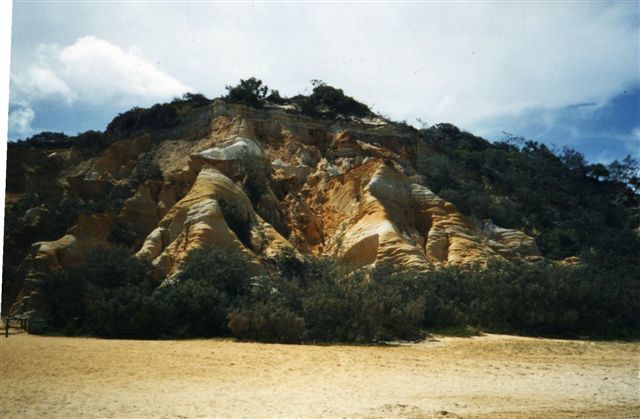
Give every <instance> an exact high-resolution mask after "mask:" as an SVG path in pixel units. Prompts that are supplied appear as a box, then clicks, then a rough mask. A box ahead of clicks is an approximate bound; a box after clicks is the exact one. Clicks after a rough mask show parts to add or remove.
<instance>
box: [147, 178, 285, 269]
mask: <svg viewBox="0 0 640 419" xmlns="http://www.w3.org/2000/svg"><path fill="white" fill-rule="evenodd" d="M205 246H215V247H218V248H221V249H224V250H226V251H229V252H233V253H240V254H241V255H243V256H244V257H245V258H246V259H247V261H248V262H249V272H251V273H252V274H254V275H259V274H263V273H264V268H263V267H262V265H261V263H260V260H261V259H264V258H268V257H273V256H274V255H275V254H277V253H278V252H279V251H280V250H281V249H282V248H283V247H291V245H290V244H289V243H288V242H287V241H286V240H285V239H284V238H283V237H282V236H280V234H278V233H277V232H276V231H275V229H274V228H273V227H271V226H270V225H269V224H267V223H265V222H264V221H263V220H262V219H261V218H260V217H259V216H258V215H257V214H256V213H255V211H254V209H253V207H252V205H251V202H250V201H249V199H248V198H247V196H246V195H245V194H244V192H243V191H242V189H241V188H240V187H239V186H238V185H237V184H235V183H234V182H233V181H231V179H229V178H228V177H226V176H225V175H223V174H222V173H221V172H220V171H218V170H217V169H215V168H213V167H206V168H204V169H202V170H201V171H200V174H199V175H198V178H197V179H196V181H195V183H194V185H193V187H192V188H191V190H190V191H189V193H188V194H187V195H186V196H185V197H184V198H182V199H181V200H180V201H179V202H177V203H176V204H175V205H174V206H173V207H172V208H171V209H170V210H169V212H168V213H167V214H166V215H165V216H164V218H163V219H162V220H161V221H160V223H159V225H158V227H157V228H156V229H155V230H153V231H152V232H151V234H149V236H148V237H147V239H146V240H145V242H144V244H143V245H142V248H141V249H140V251H138V253H137V256H138V257H140V258H142V259H146V260H149V261H151V262H152V263H153V265H154V267H155V268H156V270H157V273H158V275H159V276H160V277H165V278H166V277H170V276H171V275H173V274H174V273H175V272H176V270H177V269H179V266H180V264H181V263H182V262H183V261H184V260H185V258H186V257H187V256H188V254H189V253H190V252H191V251H192V250H194V249H198V248H202V247H205Z"/></svg>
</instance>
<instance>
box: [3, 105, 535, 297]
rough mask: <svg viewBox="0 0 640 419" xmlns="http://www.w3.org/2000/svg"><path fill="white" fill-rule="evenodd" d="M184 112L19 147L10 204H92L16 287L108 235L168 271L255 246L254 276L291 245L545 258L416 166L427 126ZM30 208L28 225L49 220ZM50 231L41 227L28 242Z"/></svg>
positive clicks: (363, 262) (378, 257)
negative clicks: (84, 142) (460, 207)
mask: <svg viewBox="0 0 640 419" xmlns="http://www.w3.org/2000/svg"><path fill="white" fill-rule="evenodd" d="M178 118H179V119H178V122H177V123H176V124H175V125H174V126H172V127H171V128H161V129H153V128H149V129H139V130H136V131H134V132H128V131H127V132H123V131H122V130H112V131H111V132H107V137H108V140H109V141H108V143H107V144H106V146H105V147H103V148H101V149H77V148H75V147H61V148H59V149H53V150H52V149H50V148H32V147H22V148H19V149H18V148H16V149H15V150H10V153H9V164H8V167H9V175H8V186H7V206H8V207H10V206H11V205H14V204H15V203H16V202H18V201H20V199H21V198H22V197H24V196H26V195H28V194H30V193H34V191H35V192H38V191H43V190H50V191H51V193H55V196H57V197H59V198H56V199H70V198H73V199H75V200H77V202H80V203H81V204H82V205H83V206H82V208H83V212H85V215H80V216H79V218H76V219H74V220H73V221H72V222H70V225H71V226H70V228H68V230H67V231H66V233H65V232H61V233H60V232H59V233H51V235H55V234H59V235H58V236H54V237H50V240H45V241H43V240H40V239H39V240H34V241H37V243H34V244H33V246H31V248H30V251H29V254H28V255H27V256H26V258H25V259H24V260H23V261H22V262H21V263H20V264H19V269H17V270H15V272H12V273H10V277H8V278H7V277H6V276H5V282H6V281H7V280H8V281H9V282H10V283H11V284H12V287H13V289H14V291H12V292H9V296H7V297H6V298H11V299H14V298H15V296H16V294H19V295H20V296H26V295H28V294H29V292H30V289H31V288H30V287H29V286H28V283H29V280H30V279H33V278H37V277H38V275H39V273H40V272H42V271H43V270H44V269H47V268H54V269H56V268H64V267H65V266H69V265H72V264H74V263H77V261H78V260H79V259H81V258H82V254H83V252H85V251H86V250H87V249H89V248H91V247H94V246H97V245H102V246H116V245H125V246H128V247H129V248H130V249H131V251H132V252H134V253H135V254H136V255H137V257H139V258H143V259H146V260H149V261H151V262H152V263H153V265H154V267H155V269H156V273H157V278H158V280H159V281H162V280H165V279H167V278H170V277H171V276H172V275H173V274H174V273H175V272H176V271H177V270H179V269H180V264H181V263H182V262H183V261H184V260H185V258H186V257H187V256H188V255H189V253H190V252H191V251H192V250H194V249H197V248H200V247H202V246H206V245H214V246H217V247H221V248H224V249H226V250H228V251H230V252H236V253H239V254H241V255H242V256H243V257H244V258H246V260H247V261H248V262H249V266H250V271H251V274H252V275H260V274H262V273H263V272H264V263H265V261H267V260H268V259H270V258H273V257H276V256H277V255H278V254H279V253H280V252H282V250H283V249H289V250H293V251H294V254H295V252H299V253H298V254H313V255H322V256H330V257H333V258H336V259H337V260H339V261H340V263H341V264H343V265H344V266H345V267H348V268H352V269H354V268H358V267H363V266H370V265H376V264H381V263H391V264H393V265H394V266H396V267H397V268H400V269H418V270H426V269H436V268H438V267H444V266H450V265H457V266H465V265H470V264H486V263H487V261H488V260H490V259H491V258H496V259H501V260H508V261H513V262H526V261H535V260H538V259H540V258H541V255H540V252H539V251H538V249H537V247H536V244H535V241H534V240H533V239H532V238H531V237H529V236H527V235H526V234H524V233H522V232H520V231H515V230H507V229H503V228H500V227H498V226H495V225H493V224H492V223H491V222H488V221H487V222H481V221H477V220H471V219H467V218H465V217H464V216H463V215H462V214H461V213H460V212H459V211H457V210H456V208H455V207H454V206H453V205H452V204H451V203H449V202H446V201H444V200H442V199H441V198H439V197H438V196H437V195H435V194H434V193H433V192H432V191H431V190H430V189H429V188H428V186H427V185H426V184H425V182H424V181H423V179H422V178H421V176H419V175H417V173H416V171H415V170H414V165H415V160H416V155H417V153H418V144H419V143H420V138H419V136H418V134H417V132H416V131H415V130H413V129H412V128H410V127H407V126H405V125H402V124H396V123H392V122H390V121H387V120H385V119H382V118H377V117H365V118H354V117H352V118H338V119H332V120H325V119H313V118H310V117H307V116H302V115H297V114H293V113H290V112H287V111H286V110H284V109H282V108H281V107H278V106H269V107H267V108H264V109H254V108H249V107H245V106H242V105H236V104H228V103H225V102H224V101H222V100H215V101H213V102H212V103H210V104H208V105H206V106H199V107H197V108H194V109H188V108H185V109H181V110H180V113H179V114H178ZM421 152H425V153H428V152H429V150H428V149H424V148H423V149H421ZM127 191H129V192H127ZM74 202H75V201H74ZM29 211H30V212H31V214H30V215H29V214H27V213H25V215H24V216H23V217H22V218H20V223H22V224H21V225H28V224H29V223H32V224H33V223H36V224H37V223H43V222H45V223H46V220H40V219H38V217H37V215H38V210H37V208H35V209H30V210H29ZM43 211H44V210H43ZM29 217H31V218H29ZM41 218H42V217H41ZM38 234H39V233H38V228H37V225H36V227H34V232H33V234H31V235H30V236H29V235H27V236H26V237H25V238H24V242H25V243H26V242H29V240H31V238H38V237H39V236H38ZM23 245H24V243H23ZM16 255H18V253H16ZM15 257H18V256H15ZM13 263H15V264H16V265H17V264H18V263H17V262H16V261H14V262H13ZM25 279H26V281H25ZM6 302H7V301H6V300H5V303H6Z"/></svg>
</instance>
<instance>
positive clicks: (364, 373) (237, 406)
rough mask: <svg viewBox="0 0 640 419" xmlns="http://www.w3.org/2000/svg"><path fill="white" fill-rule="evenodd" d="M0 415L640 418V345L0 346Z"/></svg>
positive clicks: (480, 341)
mask: <svg viewBox="0 0 640 419" xmlns="http://www.w3.org/2000/svg"><path fill="white" fill-rule="evenodd" d="M0 351H1V353H0V355H1V370H0V373H1V376H0V385H1V386H2V390H1V392H0V404H1V408H0V416H1V417H3V418H23V417H65V418H71V417H73V418H80V417H126V418H144V417H154V418H155V417H166V418H185V417H187V418H191V417H233V418H237V417H252V418H253V417H442V416H446V417H457V416H461V417H469V416H471V417H477V416H487V417H509V418H510V417H558V416H566V417H607V418H609V417H640V378H639V367H640V365H639V364H640V344H639V343H621V342H590V341H570V340H554V339H534V338H522V337H513V336H502V335H487V336H482V337H475V338H449V337H445V338H443V337H436V341H424V342H420V343H416V344H400V345H394V346H346V345H345V346H343V345H331V346H313V345H278V344H260V343H241V342H235V341H233V340H224V339H210V340H185V341H126V340H102V339H93V338H63V337H40V336H30V335H26V334H18V335H12V336H10V337H9V338H4V336H2V337H1V339H0Z"/></svg>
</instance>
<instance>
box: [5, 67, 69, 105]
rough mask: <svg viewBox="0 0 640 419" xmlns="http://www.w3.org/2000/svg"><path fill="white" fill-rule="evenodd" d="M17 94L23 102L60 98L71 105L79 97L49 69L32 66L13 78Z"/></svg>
mask: <svg viewBox="0 0 640 419" xmlns="http://www.w3.org/2000/svg"><path fill="white" fill-rule="evenodd" d="M11 81H12V83H13V84H14V87H15V89H16V90H17V92H16V93H17V94H19V95H20V98H21V100H29V101H31V100H38V99H44V98H49V97H52V96H53V97H56V96H58V97H60V98H62V99H64V100H65V101H67V102H68V103H71V102H73V101H75V100H76V99H77V97H78V95H77V94H76V93H75V92H74V91H73V90H71V88H70V87H69V86H68V85H67V83H65V82H64V81H63V80H61V79H60V78H59V77H58V76H56V74H55V73H54V72H53V71H52V70H51V69H49V68H45V67H41V66H38V65H32V66H31V67H29V68H28V69H27V71H26V72H24V73H20V74H17V75H15V76H13V77H12V79H11Z"/></svg>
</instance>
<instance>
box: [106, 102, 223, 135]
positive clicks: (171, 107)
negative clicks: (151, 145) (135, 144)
mask: <svg viewBox="0 0 640 419" xmlns="http://www.w3.org/2000/svg"><path fill="white" fill-rule="evenodd" d="M210 102H211V101H210V100H209V99H207V98H206V97H205V96H204V95H202V94H200V93H185V94H184V95H183V96H182V98H175V99H174V100H172V101H171V102H169V103H156V104H155V105H153V106H152V107H150V108H146V109H144V108H140V107H134V108H132V109H130V110H128V111H127V112H124V113H120V114H118V116H116V117H115V118H114V119H113V120H112V121H111V122H110V123H109V125H107V130H106V133H107V134H110V135H116V136H120V137H128V136H131V135H132V134H135V133H136V132H139V131H144V130H154V129H166V128H171V127H175V126H176V125H178V123H179V122H180V114H181V108H183V107H184V106H187V107H189V108H198V107H201V106H205V105H206V104H208V103H210Z"/></svg>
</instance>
